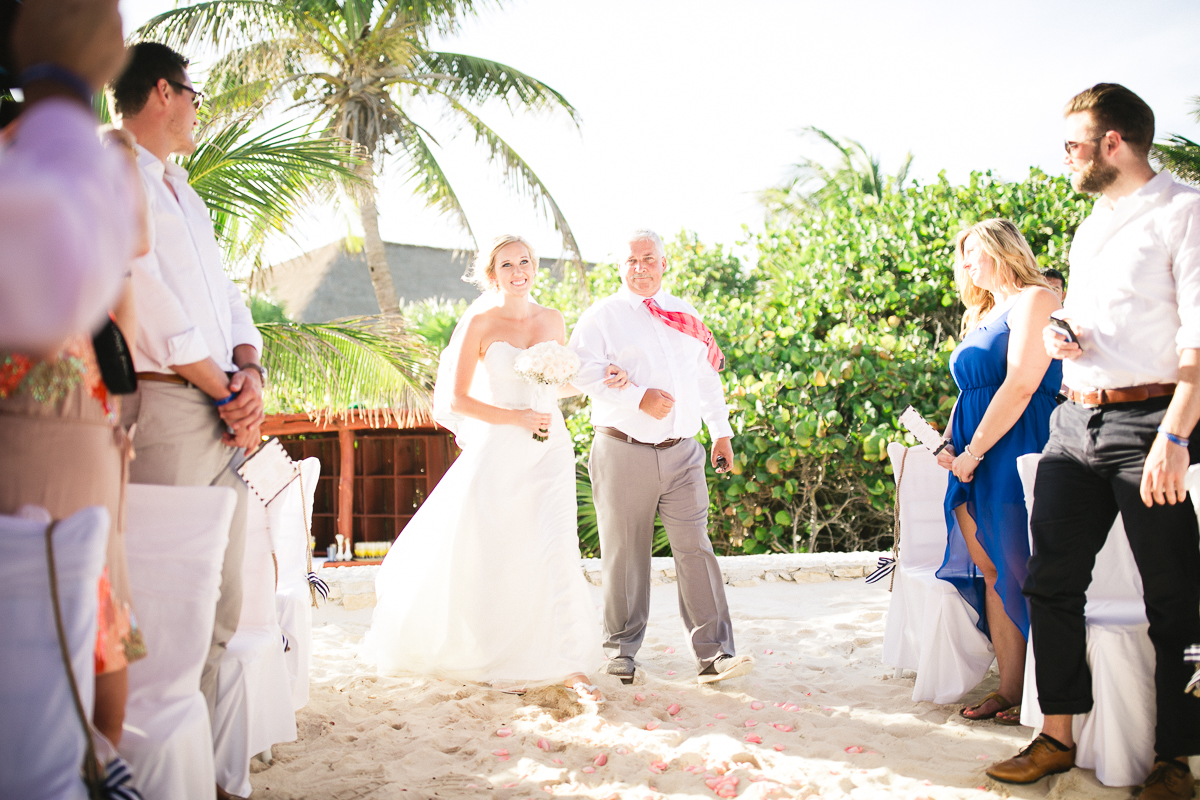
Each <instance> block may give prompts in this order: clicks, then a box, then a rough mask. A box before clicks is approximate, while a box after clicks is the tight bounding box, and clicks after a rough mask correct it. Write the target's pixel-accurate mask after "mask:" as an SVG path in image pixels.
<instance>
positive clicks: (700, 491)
mask: <svg viewBox="0 0 1200 800" xmlns="http://www.w3.org/2000/svg"><path fill="white" fill-rule="evenodd" d="M666 266H667V261H666V256H665V255H664V251H663V243H662V239H661V238H659V236H658V234H656V233H654V232H653V231H647V230H643V231H636V232H635V233H633V234H631V235H630V241H629V251H628V255H627V257H626V258H625V259H624V260H623V262H622V264H621V265H620V269H621V280H622V283H623V286H622V287H621V289H620V290H619V291H618V292H617V293H616V294H614V295H612V296H610V297H606V298H604V299H603V300H600V301H598V302H597V303H595V304H594V305H593V306H592V307H591V308H589V309H588V310H587V311H585V312H584V314H583V316H582V317H580V319H579V324H578V325H576V326H575V331H574V333H573V334H572V336H571V347H572V348H573V349H574V350H575V352H577V353H578V354H579V358H580V361H581V362H582V367H581V369H580V373H579V376H578V378H577V379H576V380H575V381H573V383H574V384H575V385H576V386H578V387H579V388H580V389H581V390H582V391H583V392H584V393H586V394H587V395H588V397H589V398H590V399H591V403H592V423H593V424H594V425H595V427H596V436H595V439H594V440H593V442H592V452H591V457H590V460H589V464H588V471H589V473H590V474H591V477H592V495H593V498H594V501H595V504H596V515H597V519H598V522H599V527H600V552H601V559H602V563H603V573H604V630H605V642H604V649H605V651H606V652H607V653H608V654H609V658H610V660H609V665H608V672H609V674H611V675H617V676H618V677H620V678H621V679H622V680H623V681H625V682H627V683H629V682H632V681H633V679H634V676H635V672H636V666H635V663H634V656H635V655H636V654H637V651H638V649H639V648H640V647H641V644H642V639H643V638H644V636H645V633H646V622H647V620H648V619H649V614H650V552H651V546H652V543H653V538H654V517H655V514H657V515H658V516H660V517H661V518H662V521H663V527H664V528H666V531H667V537H668V539H669V540H670V542H671V551H672V554H673V555H674V557H675V572H676V576H677V580H678V588H679V613H680V616H681V617H682V618H683V624H684V627H685V628H686V629H687V631H688V634H689V636H690V637H691V642H690V643H691V647H692V652H693V654H694V656H695V658H696V662H697V665H698V667H699V672H700V676H699V680H700V682H701V683H711V682H715V681H721V680H726V679H729V678H735V677H739V676H741V675H745V674H747V673H748V672H750V670H751V669H752V668H753V665H754V660H753V658H752V657H750V656H738V655H737V653H736V650H735V649H734V644H733V624H732V622H731V621H730V617H729V606H728V605H727V603H726V602H725V585H724V580H723V578H722V576H721V569H720V567H718V566H717V559H716V557H715V556H714V554H713V549H712V543H711V542H710V541H709V538H708V484H707V482H706V480H705V476H704V461H705V453H704V448H703V447H702V446H701V445H700V443H699V442H697V441H696V440H695V439H694V438H692V437H694V436H695V435H696V434H697V433H699V432H700V425H701V422H704V423H706V424H707V425H708V430H709V433H710V435H711V436H712V439H713V442H714V444H713V448H712V456H711V457H712V464H713V467H714V468H716V469H717V470H718V471H721V472H723V471H725V470H726V469H728V465H729V464H730V463H732V461H733V448H732V446H731V445H730V439H731V438H732V436H733V430H732V429H731V428H730V426H729V409H728V407H727V406H726V405H725V395H724V390H723V389H722V386H721V380H720V378H719V377H718V376H717V370H718V369H720V368H721V367H723V366H724V356H723V355H722V354H721V350H720V348H719V347H717V345H716V343H715V342H714V341H713V338H712V333H711V332H710V331H709V330H708V328H707V327H706V326H705V325H704V323H703V322H701V321H700V315H699V314H698V313H697V311H696V309H694V308H692V307H691V306H690V305H688V304H687V303H686V302H684V301H683V300H680V299H679V298H677V297H673V296H671V295H670V294H668V293H667V292H665V291H663V289H662V276H663V272H664V270H665V269H666ZM609 364H617V365H619V366H620V367H621V368H622V369H625V370H627V371H628V373H629V380H630V382H631V384H633V385H631V386H629V387H627V388H624V389H621V390H619V391H618V390H616V389H612V388H609V387H607V386H605V384H604V379H605V377H606V374H605V370H606V368H607V367H608V365H609Z"/></svg>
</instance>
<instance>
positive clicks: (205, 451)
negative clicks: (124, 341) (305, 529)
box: [122, 381, 249, 717]
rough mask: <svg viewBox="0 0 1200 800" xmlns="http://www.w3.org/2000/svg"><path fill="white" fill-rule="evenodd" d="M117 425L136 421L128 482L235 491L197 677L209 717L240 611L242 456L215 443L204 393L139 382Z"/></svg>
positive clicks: (213, 413) (216, 430) (217, 427)
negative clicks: (206, 642)
mask: <svg viewBox="0 0 1200 800" xmlns="http://www.w3.org/2000/svg"><path fill="white" fill-rule="evenodd" d="M122 411H123V413H122V422H123V423H124V424H125V426H126V427H127V428H128V427H129V426H130V425H132V424H133V423H135V422H136V423H137V429H136V431H135V432H134V436H133V451H134V460H133V461H132V462H131V463H130V465H129V482H130V483H152V484H157V485H160V486H228V487H230V488H232V489H233V490H235V491H236V492H237V498H238V499H237V508H236V510H235V511H234V513H233V522H232V523H231V524H230V526H229V545H228V547H226V549H225V560H224V563H223V564H222V566H221V596H220V598H219V599H218V600H217V616H216V621H215V623H214V625H213V632H212V645H211V646H210V648H209V651H208V658H207V659H206V660H205V662H204V671H203V672H202V673H201V675H200V691H202V692H203V693H204V699H205V700H206V701H208V713H209V716H210V717H211V716H212V714H213V711H214V709H215V708H216V702H217V671H218V669H219V668H220V666H221V659H222V657H224V655H225V647H226V645H228V644H229V640H230V638H232V636H233V634H234V631H236V630H237V625H238V617H239V616H241V612H242V560H243V557H244V555H245V551H246V502H247V499H248V496H249V495H248V493H249V490H248V488H247V486H246V484H245V483H244V482H243V481H242V479H241V477H239V476H238V474H237V473H236V472H235V471H234V470H235V469H236V468H237V467H238V465H240V464H241V463H242V460H243V458H244V454H243V452H242V450H240V449H239V448H235V447H226V446H225V445H224V444H222V443H221V435H222V433H223V432H224V430H225V425H224V423H223V422H221V418H220V416H219V415H218V414H217V410H216V408H214V407H213V404H212V401H211V400H209V397H208V395H206V394H204V392H202V391H200V390H199V389H193V388H191V387H188V386H177V385H173V384H169V383H151V382H148V381H143V382H141V383H140V384H139V385H138V390H137V392H136V393H135V394H133V395H129V396H127V397H125V399H124V404H123V406H122Z"/></svg>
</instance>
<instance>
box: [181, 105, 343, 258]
mask: <svg viewBox="0 0 1200 800" xmlns="http://www.w3.org/2000/svg"><path fill="white" fill-rule="evenodd" d="M251 125H252V123H251V122H250V121H248V120H241V121H235V122H232V123H230V124H228V125H226V126H225V127H224V128H223V129H221V130H219V131H217V132H216V133H215V134H213V135H212V136H211V137H209V138H208V139H206V140H205V141H204V142H203V143H201V145H200V146H199V147H198V148H197V149H196V152H194V153H193V154H192V155H190V156H188V157H187V158H186V159H184V160H183V162H182V164H181V165H182V166H183V168H184V169H186V170H187V171H188V180H189V182H190V183H191V185H192V188H194V189H195V190H196V193H197V194H199V195H200V197H201V199H203V200H204V202H205V205H207V206H208V209H209V213H210V214H211V216H212V220H213V227H214V228H215V232H216V235H217V238H218V239H219V240H221V241H222V242H223V244H224V245H225V246H226V253H227V254H229V255H232V256H239V255H240V256H243V257H244V255H245V253H239V252H238V250H239V248H240V249H242V250H244V249H245V246H246V245H247V244H251V245H257V244H260V243H261V242H262V240H263V239H265V237H266V236H267V235H268V234H269V233H271V232H273V231H278V232H285V231H286V230H287V228H288V225H289V224H290V223H291V221H292V220H293V219H294V218H295V216H296V214H297V213H298V212H299V211H300V208H301V207H302V205H303V204H304V203H305V201H307V200H310V199H311V198H313V197H314V196H317V195H320V194H322V193H325V194H328V193H329V192H330V191H331V190H332V189H333V188H334V187H336V186H337V185H339V184H340V185H354V184H356V182H357V180H358V179H357V177H356V176H355V174H354V167H355V166H357V165H358V164H360V163H361V162H362V159H360V158H358V157H357V156H356V155H355V154H354V152H353V149H352V148H351V146H350V145H349V144H347V143H346V142H343V141H339V140H337V139H331V138H326V137H313V136H311V135H310V134H309V133H308V132H307V130H306V129H305V128H303V127H295V126H294V125H292V126H288V125H281V126H278V127H275V128H272V129H270V130H267V131H264V132H262V133H254V132H253V131H252V130H251ZM243 226H244V227H243ZM235 234H236V235H235Z"/></svg>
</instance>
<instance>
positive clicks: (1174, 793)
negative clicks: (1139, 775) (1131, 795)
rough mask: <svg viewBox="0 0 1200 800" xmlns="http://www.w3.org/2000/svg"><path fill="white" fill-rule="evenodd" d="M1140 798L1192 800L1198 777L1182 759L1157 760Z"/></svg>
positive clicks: (1140, 799) (1145, 799)
mask: <svg viewBox="0 0 1200 800" xmlns="http://www.w3.org/2000/svg"><path fill="white" fill-rule="evenodd" d="M1142 786H1143V787H1144V788H1143V789H1142V793H1141V794H1140V795H1138V798H1139V800H1192V792H1193V791H1194V790H1195V786H1196V779H1195V778H1193V777H1192V771H1191V770H1190V769H1188V765H1187V764H1184V763H1183V762H1180V761H1175V760H1170V761H1155V762H1154V769H1152V770H1150V775H1149V776H1148V777H1147V778H1146V782H1145V783H1144V784H1142Z"/></svg>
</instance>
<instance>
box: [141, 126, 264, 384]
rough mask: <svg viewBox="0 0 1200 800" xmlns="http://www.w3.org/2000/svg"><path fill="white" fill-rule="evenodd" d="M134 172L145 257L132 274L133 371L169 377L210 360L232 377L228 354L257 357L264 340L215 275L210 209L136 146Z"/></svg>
mask: <svg viewBox="0 0 1200 800" xmlns="http://www.w3.org/2000/svg"><path fill="white" fill-rule="evenodd" d="M138 167H139V169H140V171H141V174H142V181H143V183H144V184H145V186H146V199H147V201H148V204H149V207H150V252H149V253H148V254H146V255H145V256H143V257H142V258H139V259H137V260H136V261H135V262H134V267H133V288H134V296H135V297H136V298H137V309H138V311H137V321H138V337H137V347H136V348H135V351H134V356H133V361H134V365H135V366H136V368H137V370H138V372H168V373H169V372H172V370H171V367H172V366H173V365H175V364H191V363H194V362H196V361H201V360H203V359H205V358H207V357H209V356H211V357H212V359H213V360H214V361H216V362H217V366H218V367H220V368H221V369H223V370H224V371H226V372H233V371H234V370H236V369H237V366H236V365H235V364H234V363H233V348H235V347H237V346H238V345H240V344H249V345H253V346H254V347H255V348H256V349H257V350H258V351H259V352H260V353H261V352H262V336H261V335H260V334H259V332H258V328H256V327H255V326H254V319H253V318H252V317H251V316H250V309H249V308H248V307H247V306H246V301H245V300H243V299H242V293H241V290H240V289H238V287H237V285H236V284H235V283H234V282H233V281H231V280H230V279H229V276H227V275H226V274H225V270H223V269H222V268H221V250H220V248H219V247H218V246H217V239H216V236H215V235H214V234H213V226H212V220H211V219H210V218H209V216H208V208H207V207H206V206H205V205H204V201H203V200H201V199H200V195H198V194H196V191H195V190H194V189H193V188H192V187H191V186H189V185H188V175H187V171H186V170H184V169H183V168H182V167H180V166H179V165H178V164H175V163H173V162H167V163H165V164H164V163H163V162H162V161H161V160H160V159H159V158H158V157H157V156H155V155H154V154H153V153H151V152H150V151H149V150H147V149H145V148H144V147H142V146H141V145H139V146H138ZM164 181H165V182H164ZM167 184H170V186H169V187H168V185H167ZM172 189H174V192H172V191H171V190H172Z"/></svg>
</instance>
